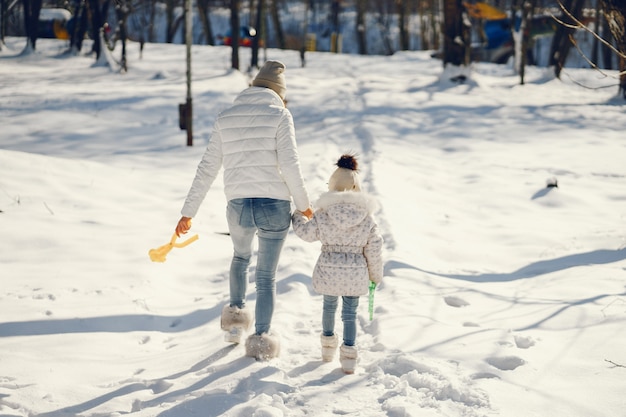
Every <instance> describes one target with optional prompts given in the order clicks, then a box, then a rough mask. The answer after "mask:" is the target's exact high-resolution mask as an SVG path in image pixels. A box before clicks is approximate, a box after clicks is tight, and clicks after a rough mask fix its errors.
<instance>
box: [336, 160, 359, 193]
mask: <svg viewBox="0 0 626 417" xmlns="http://www.w3.org/2000/svg"><path fill="white" fill-rule="evenodd" d="M335 165H337V169H336V170H335V172H333V175H331V176H330V179H329V180H328V189H329V190H330V191H361V185H360V184H359V175H358V168H359V163H358V161H357V160H356V157H355V156H354V155H350V154H343V155H341V157H340V158H339V160H338V161H337V163H336V164H335Z"/></svg>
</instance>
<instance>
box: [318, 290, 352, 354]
mask: <svg viewBox="0 0 626 417" xmlns="http://www.w3.org/2000/svg"><path fill="white" fill-rule="evenodd" d="M341 298H342V299H343V305H342V308H341V320H342V321H343V343H344V345H346V346H354V344H355V342H356V310H357V307H358V306H359V297H349V296H343V297H341ZM338 299H339V297H337V296H334V295H325V296H324V310H323V312H322V331H323V332H324V336H332V335H333V334H335V312H336V311H337V303H338Z"/></svg>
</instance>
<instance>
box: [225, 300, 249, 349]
mask: <svg viewBox="0 0 626 417" xmlns="http://www.w3.org/2000/svg"><path fill="white" fill-rule="evenodd" d="M251 323H252V317H250V313H249V312H248V310H247V309H245V308H239V307H231V306H230V305H228V304H226V305H225V306H224V308H223V309H222V318H221V320H220V325H221V327H222V330H224V331H225V332H226V334H225V335H224V341H226V342H228V343H239V342H241V336H242V335H243V332H244V331H246V330H248V329H249V328H250V324H251Z"/></svg>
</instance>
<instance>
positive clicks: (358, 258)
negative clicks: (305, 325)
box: [292, 155, 383, 374]
mask: <svg viewBox="0 0 626 417" xmlns="http://www.w3.org/2000/svg"><path fill="white" fill-rule="evenodd" d="M336 165H337V169H336V170H335V172H334V173H333V174H332V176H331V177H330V180H329V181H328V190H329V191H328V192H327V193H324V194H322V195H321V197H320V198H319V200H318V201H317V204H316V206H317V210H316V211H315V213H314V214H313V217H312V218H311V219H308V218H307V217H306V216H305V215H304V214H303V213H301V212H299V211H295V212H294V213H293V215H292V222H293V228H294V231H295V233H296V235H298V236H299V237H300V238H302V239H303V240H305V241H307V242H314V241H317V240H319V241H321V242H322V253H321V254H320V256H319V258H318V260H317V263H316V265H315V269H314V270H313V289H314V290H315V291H316V292H317V293H319V294H322V295H324V308H323V314H322V329H323V332H322V335H321V342H322V360H323V361H325V362H330V361H332V360H333V357H334V355H335V351H336V349H337V344H338V343H337V335H336V334H335V312H336V311H337V302H338V298H339V296H341V297H342V299H343V306H342V311H341V319H342V321H343V344H342V345H341V347H340V349H339V352H340V354H339V360H340V362H341V368H342V369H343V371H344V372H345V373H348V374H351V373H354V369H355V367H356V361H357V349H356V346H355V341H356V310H357V307H358V305H359V296H361V295H364V294H367V293H368V289H369V282H370V281H374V282H375V283H377V284H378V283H380V282H381V281H382V277H383V264H382V256H381V253H382V244H383V239H382V237H381V235H380V233H379V232H378V225H377V224H376V222H375V221H374V218H373V217H372V213H373V212H374V211H375V210H376V208H377V204H376V201H375V200H374V199H373V198H372V197H371V196H369V195H367V194H366V193H363V192H361V187H360V185H359V179H358V171H357V168H358V162H357V160H356V159H355V157H354V156H352V155H343V156H341V158H339V161H338V162H337V164H336Z"/></svg>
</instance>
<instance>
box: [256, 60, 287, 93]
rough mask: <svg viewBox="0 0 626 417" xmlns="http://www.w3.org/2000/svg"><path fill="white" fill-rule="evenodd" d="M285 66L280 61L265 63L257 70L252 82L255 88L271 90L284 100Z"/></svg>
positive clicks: (285, 88)
mask: <svg viewBox="0 0 626 417" xmlns="http://www.w3.org/2000/svg"><path fill="white" fill-rule="evenodd" d="M284 72H285V64H283V63H282V62H280V61H267V62H266V63H265V64H264V65H263V66H262V67H261V69H260V70H259V73H258V74H257V75H256V77H255V78H254V81H252V85H253V86H255V87H267V88H271V89H272V90H274V91H275V92H276V94H278V95H279V96H280V98H282V99H283V100H284V99H285V94H286V93H287V83H286V82H285V74H284Z"/></svg>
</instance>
